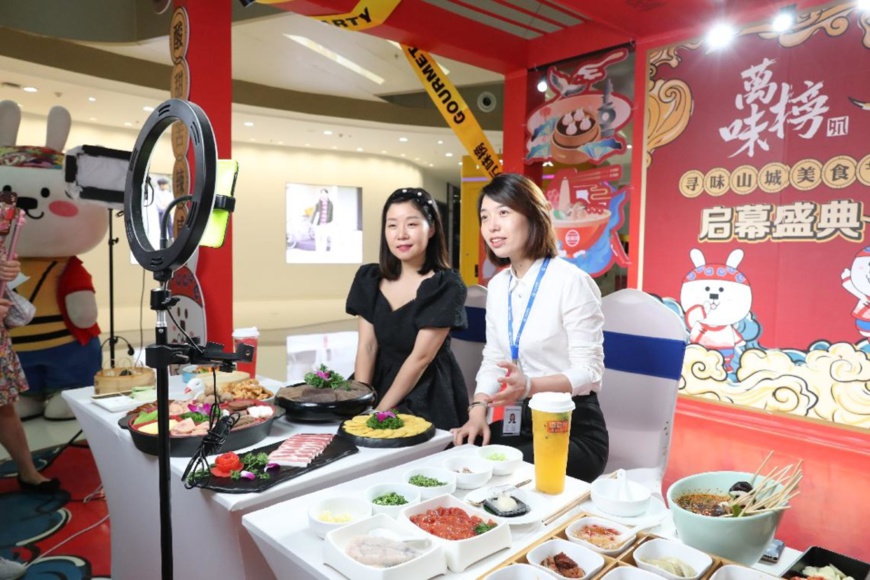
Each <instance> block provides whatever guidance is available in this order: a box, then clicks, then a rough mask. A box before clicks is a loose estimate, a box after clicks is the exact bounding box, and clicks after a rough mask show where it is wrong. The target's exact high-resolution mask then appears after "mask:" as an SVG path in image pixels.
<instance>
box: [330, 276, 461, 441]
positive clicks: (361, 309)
mask: <svg viewBox="0 0 870 580" xmlns="http://www.w3.org/2000/svg"><path fill="white" fill-rule="evenodd" d="M380 282H381V275H380V271H379V269H378V265H377V264H366V265H364V266H362V267H360V269H359V270H358V271H357V273H356V277H355V278H354V281H353V285H352V286H351V288H350V293H349V294H348V297H347V306H346V310H347V313H348V314H352V315H354V316H362V317H363V318H365V319H366V320H367V321H369V322H370V323H371V324H372V326H373V327H374V330H375V337H376V338H377V341H378V355H377V359H376V361H375V370H374V375H373V378H372V386H374V388H375V389H377V391H378V398H379V399H380V398H381V397H383V396H384V394H386V392H387V391H388V390H389V388H390V386H391V385H392V384H393V380H394V379H395V378H396V375H397V374H398V373H399V369H400V368H401V367H402V364H404V362H405V359H407V358H408V356H409V355H410V354H411V351H413V349H414V343H415V342H416V340H417V333H418V332H419V331H420V329H421V328H451V329H454V328H455V329H464V328H466V327H467V326H468V321H467V319H466V316H465V295H466V288H465V283H464V282H463V281H462V278H460V277H459V274H457V273H456V272H455V271H453V270H442V271H438V272H436V273H435V275H434V276H432V277H430V278H426V279H425V280H423V281H422V282H421V283H420V287H419V288H418V289H417V297H416V298H414V299H413V300H411V301H410V302H408V303H407V304H405V305H404V306H402V307H400V308H398V309H396V310H393V309H392V307H391V306H390V303H389V302H388V301H387V298H386V297H385V296H384V295H383V294H382V293H381V290H380ZM400 408H402V409H404V410H407V411H408V412H410V413H411V414H413V415H418V416H421V417H425V418H426V419H428V420H429V421H431V422H432V423H433V424H434V425H435V426H436V427H438V428H439V429H445V430H446V429H452V428H454V427H460V426H462V425H464V424H465V422H466V421H467V420H468V391H467V389H466V387H465V381H464V379H463V377H462V371H461V370H460V368H459V364H458V363H457V362H456V359H455V358H454V357H453V353H452V352H451V351H450V336H448V337H447V338H446V339H445V340H444V343H443V344H442V345H441V348H440V349H439V350H438V353H437V354H436V355H435V358H434V359H433V360H432V362H431V363H430V364H429V366H428V367H427V368H426V370H425V371H424V372H423V376H421V377H420V380H419V381H418V382H417V385H416V386H415V387H414V388H413V390H412V391H411V392H410V393H408V396H407V397H406V398H405V400H404V401H402V403H401V405H400Z"/></svg>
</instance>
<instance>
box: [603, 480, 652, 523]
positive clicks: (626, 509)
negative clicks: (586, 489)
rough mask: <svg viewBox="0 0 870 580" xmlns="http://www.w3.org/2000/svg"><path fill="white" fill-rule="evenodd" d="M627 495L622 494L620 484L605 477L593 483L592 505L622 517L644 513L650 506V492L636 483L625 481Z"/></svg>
mask: <svg viewBox="0 0 870 580" xmlns="http://www.w3.org/2000/svg"><path fill="white" fill-rule="evenodd" d="M622 485H624V486H625V490H626V491H625V495H621V494H620V487H619V486H620V482H619V481H618V480H616V479H613V478H609V477H605V478H601V479H596V480H595V481H593V482H592V503H593V504H595V507H597V508H598V509H600V510H601V511H604V512H607V513H609V514H613V515H615V516H621V517H633V516H638V515H640V514H642V513H644V512H645V511H646V509H647V506H649V500H650V496H651V495H652V494H651V493H650V491H649V490H648V489H647V488H645V487H644V486H642V485H641V484H639V483H636V482H634V481H625V482H623V483H622Z"/></svg>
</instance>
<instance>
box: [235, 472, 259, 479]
mask: <svg viewBox="0 0 870 580" xmlns="http://www.w3.org/2000/svg"><path fill="white" fill-rule="evenodd" d="M239 475H240V476H241V477H244V478H245V479H257V476H256V475H255V474H253V473H251V472H250V471H242V472H241V473H240V474H239Z"/></svg>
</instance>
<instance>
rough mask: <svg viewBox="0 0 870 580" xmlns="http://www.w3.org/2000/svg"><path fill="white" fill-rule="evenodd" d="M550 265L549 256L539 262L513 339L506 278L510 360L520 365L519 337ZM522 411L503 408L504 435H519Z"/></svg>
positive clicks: (512, 319)
mask: <svg viewBox="0 0 870 580" xmlns="http://www.w3.org/2000/svg"><path fill="white" fill-rule="evenodd" d="M549 265H550V258H545V259H544V263H543V264H541V270H540V271H539V272H538V277H537V278H535V284H534V286H532V293H531V294H530V295H529V302H528V304H526V312H525V314H523V319H522V321H520V328H519V329H518V330H517V336H516V340H514V309H513V298H512V297H511V283H512V282H513V275H512V274H511V275H510V277H509V278H508V344H510V347H511V362H512V363H514V364H515V365H517V366H520V338H521V337H522V335H523V329H525V327H526V321H527V320H528V319H529V313H530V312H531V311H532V304H534V302H535V297H536V296H537V295H538V287H540V285H541V279H542V278H543V277H544V274H545V273H546V272H547V266H549ZM522 420H523V413H522V407H521V406H509V407H505V409H504V421H503V424H502V433H503V434H504V435H519V434H520V428H521V426H522Z"/></svg>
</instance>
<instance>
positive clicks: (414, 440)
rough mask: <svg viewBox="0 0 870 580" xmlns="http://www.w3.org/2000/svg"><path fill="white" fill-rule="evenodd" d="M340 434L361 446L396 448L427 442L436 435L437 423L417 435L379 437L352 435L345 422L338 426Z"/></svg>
mask: <svg viewBox="0 0 870 580" xmlns="http://www.w3.org/2000/svg"><path fill="white" fill-rule="evenodd" d="M338 436H339V437H341V438H342V439H347V440H348V441H350V442H351V443H353V444H354V445H359V446H360V447H373V448H375V449H395V448H398V447H411V446H414V445H419V444H420V443H425V442H426V441H429V440H430V439H432V437H434V436H435V425H429V428H428V429H426V430H425V431H423V432H422V433H418V434H417V435H412V436H411V437H398V438H395V439H389V438H384V439H379V438H375V437H361V436H359V435H351V434H350V433H348V432H347V431H345V429H344V422H342V423H341V425H340V426H339V427H338Z"/></svg>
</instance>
